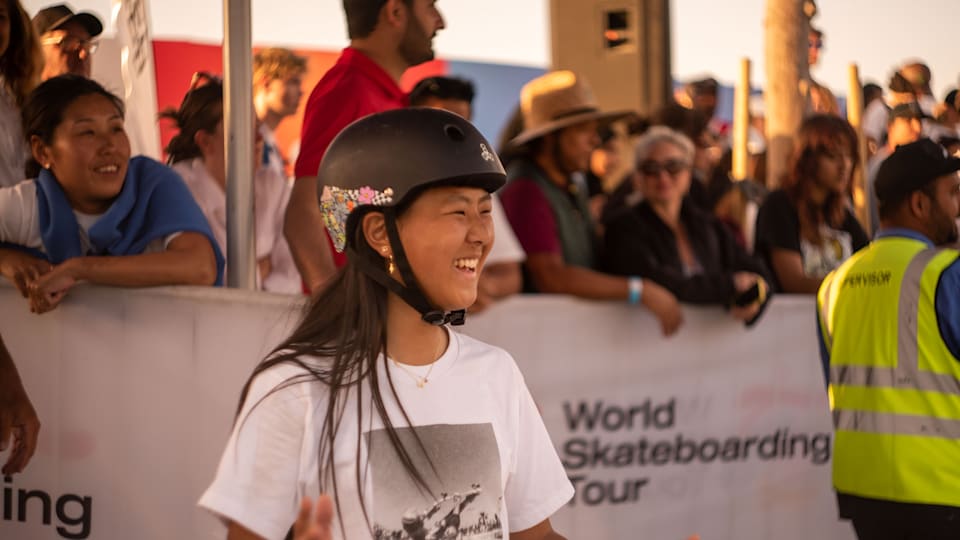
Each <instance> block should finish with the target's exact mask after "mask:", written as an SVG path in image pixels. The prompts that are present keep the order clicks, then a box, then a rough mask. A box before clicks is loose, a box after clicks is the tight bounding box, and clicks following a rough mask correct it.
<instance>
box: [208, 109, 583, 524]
mask: <svg viewBox="0 0 960 540" xmlns="http://www.w3.org/2000/svg"><path fill="white" fill-rule="evenodd" d="M490 148H491V146H490V144H489V143H488V142H487V141H486V140H485V139H484V138H483V136H482V135H480V133H479V132H478V131H477V130H476V128H474V127H473V126H472V125H471V124H470V123H469V122H467V121H466V120H464V119H463V118H461V117H460V116H457V115H455V114H452V113H448V112H446V111H441V110H437V109H420V108H414V109H400V110H394V111H389V112H384V113H379V114H375V115H371V116H368V117H366V118H364V119H361V120H358V121H357V122H355V123H354V124H352V125H350V126H348V127H347V128H346V129H345V130H344V131H343V132H341V134H340V135H338V136H337V138H336V139H335V140H334V141H333V143H332V144H331V146H330V148H329V149H328V150H327V153H326V155H325V157H324V159H323V162H322V164H321V166H320V173H319V182H320V185H321V201H320V206H321V211H322V213H323V216H324V222H325V223H326V226H327V228H328V230H329V232H330V234H331V238H333V239H334V243H335V245H336V247H337V249H340V250H345V251H346V253H347V261H348V262H347V264H346V266H345V267H344V268H343V270H341V272H340V273H339V274H338V275H337V276H336V277H335V278H334V280H333V281H332V283H331V284H330V285H329V286H327V288H326V289H324V290H323V291H322V292H321V293H320V294H319V295H318V296H316V297H315V298H314V300H313V302H312V304H311V306H310V308H309V309H308V311H307V313H306V315H305V317H304V319H303V320H302V321H301V322H300V324H299V326H298V327H297V329H296V330H294V332H293V334H292V335H291V336H290V337H289V338H287V339H286V340H285V341H284V342H283V343H282V344H280V345H279V346H278V347H277V348H276V349H275V350H274V352H273V353H272V354H271V355H270V356H268V357H267V359H266V360H264V361H263V362H261V363H260V364H259V365H258V366H257V367H256V369H255V370H254V373H253V375H252V376H251V377H250V379H249V380H248V382H247V384H246V386H245V388H244V390H243V392H242V394H241V400H240V407H239V411H238V414H237V418H236V421H235V424H234V428H233V433H232V435H231V437H230V440H229V442H228V443H227V448H226V450H225V452H224V454H223V457H222V459H221V462H220V467H219V469H218V471H217V475H216V478H215V479H214V481H213V484H212V485H211V486H210V487H209V488H208V489H207V491H206V493H205V494H204V495H203V497H202V499H201V500H200V504H201V506H203V507H205V508H207V509H209V510H211V511H212V512H214V513H215V514H217V515H218V516H219V517H221V518H222V519H223V520H224V521H225V522H226V523H227V525H228V528H229V532H228V538H229V539H232V540H236V539H248V538H271V539H272V538H283V537H284V535H286V534H288V530H290V529H291V526H292V525H294V522H295V521H297V524H298V526H297V527H294V529H295V530H293V531H291V534H293V535H295V536H294V537H295V538H306V537H310V538H327V537H326V536H309V535H308V533H307V532H306V530H305V527H300V525H304V522H305V521H306V519H305V517H304V516H305V515H306V513H308V512H309V504H310V502H309V501H310V500H311V499H314V498H317V497H319V496H320V495H321V494H328V495H329V496H331V497H332V500H333V506H332V508H333V510H332V511H331V509H330V506H328V505H329V503H330V499H329V498H328V497H327V495H324V496H323V497H321V499H320V505H319V513H321V514H326V516H327V517H328V518H329V517H330V516H331V515H332V516H335V518H334V521H333V526H332V534H333V536H334V537H337V538H370V537H374V538H458V537H463V538H471V537H476V538H495V537H496V538H503V537H505V536H506V535H508V534H509V537H510V538H511V539H513V540H518V539H519V540H532V539H535V540H541V539H544V540H545V539H557V538H561V537H560V536H559V535H557V534H556V533H555V532H553V529H552V527H551V525H550V520H549V518H550V516H551V515H552V514H553V513H554V512H555V511H556V510H557V509H559V508H560V507H561V506H563V505H564V504H565V503H566V502H567V501H568V500H569V499H570V497H571V496H572V494H573V488H572V486H571V485H570V482H569V481H568V480H567V477H566V474H565V472H564V470H563V467H562V466H561V464H560V460H559V458H558V457H557V454H556V451H555V450H554V448H553V445H552V444H551V442H550V438H549V436H548V434H547V432H546V429H545V427H544V425H543V422H542V420H541V418H540V414H539V413H538V411H537V408H536V406H535V405H534V403H533V400H532V398H531V396H530V393H529V392H528V390H527V388H526V385H525V383H524V381H523V377H522V375H521V374H520V371H519V370H518V368H517V366H516V364H515V363H514V361H513V359H512V358H511V357H510V355H509V354H507V353H506V352H505V351H503V350H500V349H497V348H495V347H492V346H490V345H487V344H485V343H481V342H479V341H476V340H473V339H471V338H468V337H466V336H462V335H460V334H458V333H455V332H453V331H451V330H450V329H449V328H448V326H447V325H448V324H453V325H456V324H462V322H463V317H464V309H465V308H467V307H468V306H470V305H471V304H472V303H473V302H474V300H475V299H476V296H477V279H478V276H479V275H480V273H481V271H482V269H483V264H484V261H485V260H486V257H487V255H488V253H489V251H490V247H491V245H492V244H493V236H494V231H493V224H492V221H491V217H490V209H491V199H490V197H491V193H492V192H493V191H495V190H496V189H498V188H499V187H500V186H502V185H503V183H504V178H505V174H504V172H503V167H502V166H501V165H500V162H499V160H498V159H497V158H496V156H495V155H494V154H493V153H492V152H491V150H490ZM314 234H320V231H315V232H314ZM298 516H299V520H298ZM466 531H469V532H466Z"/></svg>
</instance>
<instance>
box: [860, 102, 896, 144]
mask: <svg viewBox="0 0 960 540" xmlns="http://www.w3.org/2000/svg"><path fill="white" fill-rule="evenodd" d="M888 118H890V109H889V108H888V107H887V104H886V103H884V101H883V100H882V99H875V100H873V101H871V102H870V104H869V105H867V108H866V109H865V110H864V111H863V133H864V135H866V136H867V137H870V138H871V139H873V140H874V141H876V142H877V143H880V142H881V141H883V140H884V138H885V136H886V134H887V119H888Z"/></svg>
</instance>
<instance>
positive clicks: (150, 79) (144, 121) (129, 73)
mask: <svg viewBox="0 0 960 540" xmlns="http://www.w3.org/2000/svg"><path fill="white" fill-rule="evenodd" d="M112 11H113V25H114V28H116V29H117V37H116V41H117V44H118V45H119V46H120V72H121V75H122V76H123V87H124V91H123V101H124V102H125V103H126V105H127V114H126V122H125V123H126V130H127V135H128V136H129V137H130V148H131V150H132V151H133V155H138V154H142V155H145V156H150V157H152V158H154V159H160V131H159V128H158V127H157V80H156V68H155V67H154V62H153V41H152V38H151V35H150V10H149V6H148V5H147V0H112Z"/></svg>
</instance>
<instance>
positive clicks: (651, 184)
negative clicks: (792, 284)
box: [604, 126, 769, 323]
mask: <svg viewBox="0 0 960 540" xmlns="http://www.w3.org/2000/svg"><path fill="white" fill-rule="evenodd" d="M693 156H694V147H693V143H692V142H691V141H690V139H689V138H687V137H686V136H684V135H682V134H681V133H678V132H676V131H674V130H672V129H670V128H667V127H664V126H656V127H653V128H651V129H650V130H649V131H647V133H646V134H644V135H643V137H641V138H640V140H639V141H638V142H637V146H636V159H637V172H636V173H635V176H634V180H633V181H634V182H635V183H636V189H637V191H639V192H640V193H641V194H642V195H643V200H642V201H641V202H640V203H639V204H637V205H636V206H634V207H632V208H628V209H626V210H624V211H623V212H622V213H620V214H619V215H618V216H616V217H614V218H612V219H611V221H610V223H609V224H608V225H607V232H606V235H605V245H604V253H605V254H606V260H605V264H606V266H607V270H608V271H609V272H611V273H615V274H620V275H640V276H643V277H645V278H647V279H651V280H653V281H655V282H657V283H659V284H660V285H662V286H663V287H665V288H666V289H667V290H669V291H670V292H672V293H673V294H674V295H675V296H676V297H677V299H678V300H680V301H681V302H687V303H691V304H714V305H721V306H724V307H726V308H728V309H729V310H730V314H731V315H732V316H733V317H735V318H736V319H738V320H741V321H744V322H747V323H750V322H752V321H754V320H756V318H757V317H758V316H759V314H760V312H761V308H762V307H763V306H764V305H765V303H766V301H767V299H768V289H769V288H768V286H767V279H766V277H765V275H766V269H765V268H764V266H763V263H761V262H760V261H759V260H757V259H754V258H753V257H751V256H749V255H748V254H747V253H746V252H745V251H744V250H743V249H742V248H741V247H740V246H739V245H738V244H737V242H736V240H735V239H734V238H733V236H732V235H731V234H730V233H729V232H728V231H727V229H726V228H725V226H724V225H723V224H722V223H720V221H719V220H717V219H716V218H715V217H713V216H712V215H710V214H707V213H706V212H704V211H702V210H700V209H699V208H697V206H696V205H695V204H693V203H692V201H691V200H690V198H689V197H688V196H687V194H688V192H689V190H690V182H691V165H692V163H693Z"/></svg>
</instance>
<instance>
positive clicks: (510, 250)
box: [486, 195, 527, 265]
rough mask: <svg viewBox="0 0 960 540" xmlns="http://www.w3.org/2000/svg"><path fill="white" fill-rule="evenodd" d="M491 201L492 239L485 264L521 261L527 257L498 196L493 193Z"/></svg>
mask: <svg viewBox="0 0 960 540" xmlns="http://www.w3.org/2000/svg"><path fill="white" fill-rule="evenodd" d="M492 201H493V211H491V212H490V216H491V217H492V218H493V232H494V240H493V247H491V248H490V254H489V255H487V262H486V264H488V265H490V264H501V263H521V262H523V261H524V260H525V259H526V258H527V254H526V253H524V251H523V248H522V247H520V241H519V240H517V235H516V234H515V233H514V232H513V227H511V226H510V222H509V221H508V220H507V215H506V214H505V213H504V211H503V206H502V205H501V204H500V197H497V196H496V195H494V196H493V198H492Z"/></svg>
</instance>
